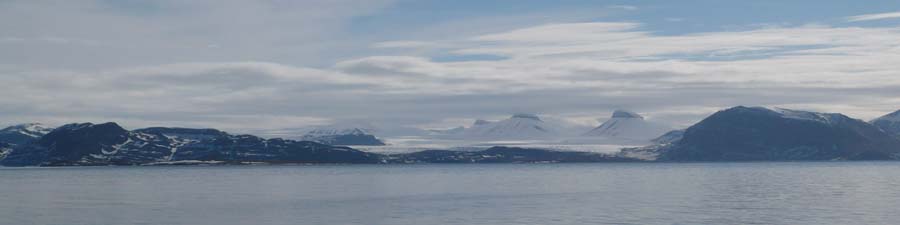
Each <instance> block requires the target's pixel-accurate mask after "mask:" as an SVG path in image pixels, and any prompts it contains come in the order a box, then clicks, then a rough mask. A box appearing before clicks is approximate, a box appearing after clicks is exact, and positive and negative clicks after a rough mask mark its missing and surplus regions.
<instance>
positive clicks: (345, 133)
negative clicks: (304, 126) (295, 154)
mask: <svg viewBox="0 0 900 225" xmlns="http://www.w3.org/2000/svg"><path fill="white" fill-rule="evenodd" d="M367 130H370V129H366V128H357V127H351V128H338V127H322V128H316V129H313V130H311V131H309V132H307V133H306V134H304V135H303V137H301V139H302V140H307V141H314V142H318V143H322V144H327V145H370V146H381V145H384V142H382V141H381V140H379V139H378V138H376V137H375V136H374V135H371V134H369V133H368V132H367Z"/></svg>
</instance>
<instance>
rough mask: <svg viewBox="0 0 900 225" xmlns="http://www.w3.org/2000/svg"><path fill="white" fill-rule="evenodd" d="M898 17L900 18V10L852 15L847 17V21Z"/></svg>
mask: <svg viewBox="0 0 900 225" xmlns="http://www.w3.org/2000/svg"><path fill="white" fill-rule="evenodd" d="M896 18H900V12H890V13H876V14H865V15H858V16H851V17H847V21H849V22H861V21H871V20H885V19H896Z"/></svg>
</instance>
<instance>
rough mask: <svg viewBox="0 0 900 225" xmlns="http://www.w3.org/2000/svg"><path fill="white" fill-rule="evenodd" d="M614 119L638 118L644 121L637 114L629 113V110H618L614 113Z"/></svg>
mask: <svg viewBox="0 0 900 225" xmlns="http://www.w3.org/2000/svg"><path fill="white" fill-rule="evenodd" d="M612 118H636V119H644V117H643V116H641V115H640V114H637V113H636V112H632V111H628V110H621V109H619V110H616V111H614V112H613V115H612Z"/></svg>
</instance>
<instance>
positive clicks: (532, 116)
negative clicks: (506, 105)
mask: <svg viewBox="0 0 900 225" xmlns="http://www.w3.org/2000/svg"><path fill="white" fill-rule="evenodd" d="M510 118H513V119H515V118H520V119H531V120H537V121H542V120H541V118H540V117H538V116H537V115H535V114H528V113H516V114H513V116H512V117H510Z"/></svg>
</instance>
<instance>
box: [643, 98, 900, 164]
mask: <svg viewBox="0 0 900 225" xmlns="http://www.w3.org/2000/svg"><path fill="white" fill-rule="evenodd" d="M639 150H640V152H658V153H659V154H660V155H659V160H663V161H779V160H889V159H897V158H898V157H900V141H898V139H897V138H895V137H892V136H891V135H889V134H887V133H885V132H883V131H881V129H879V128H877V127H875V126H873V125H871V124H869V123H866V122H864V121H861V120H858V119H852V118H850V117H847V116H845V115H842V114H837V113H816V112H806V111H797V110H789V109H780V108H775V109H768V108H762V107H743V106H739V107H734V108H730V109H726V110H722V111H719V112H717V113H715V114H713V115H711V116H709V117H707V118H706V119H704V120H703V121H700V122H699V123H697V124H695V125H693V126H691V127H690V128H688V129H687V130H685V132H684V135H683V137H682V139H681V140H680V141H676V142H674V143H671V144H665V145H658V146H657V147H656V148H643V149H639Z"/></svg>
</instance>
